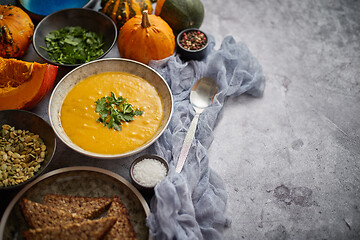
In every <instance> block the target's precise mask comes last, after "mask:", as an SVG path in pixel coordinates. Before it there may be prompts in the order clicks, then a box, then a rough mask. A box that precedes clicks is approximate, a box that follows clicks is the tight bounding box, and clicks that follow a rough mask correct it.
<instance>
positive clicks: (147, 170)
mask: <svg viewBox="0 0 360 240" xmlns="http://www.w3.org/2000/svg"><path fill="white" fill-rule="evenodd" d="M168 171H169V165H168V163H167V161H166V160H165V159H163V158H162V157H160V156H158V155H154V154H145V155H142V156H140V157H138V158H136V159H135V160H134V162H133V163H132V164H131V166H130V178H131V180H132V182H133V184H134V185H135V187H136V188H138V189H139V190H141V191H145V192H151V191H153V189H154V187H155V186H156V184H158V183H159V182H160V181H161V180H163V179H164V178H165V177H166V175H167V174H168Z"/></svg>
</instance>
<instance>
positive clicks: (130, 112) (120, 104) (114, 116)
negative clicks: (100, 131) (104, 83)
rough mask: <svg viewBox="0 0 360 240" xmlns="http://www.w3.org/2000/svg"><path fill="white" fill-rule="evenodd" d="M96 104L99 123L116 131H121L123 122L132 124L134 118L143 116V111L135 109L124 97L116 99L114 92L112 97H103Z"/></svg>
mask: <svg viewBox="0 0 360 240" xmlns="http://www.w3.org/2000/svg"><path fill="white" fill-rule="evenodd" d="M95 103H96V109H95V112H97V113H99V115H100V117H99V118H98V119H97V121H98V122H100V123H103V124H104V126H107V127H108V128H114V129H115V130H116V131H120V130H121V123H122V122H130V121H132V120H134V116H141V115H142V114H143V111H140V110H139V109H138V108H137V109H134V108H133V106H132V105H131V104H130V103H128V101H127V99H126V98H123V97H122V96H119V97H117V98H116V96H115V94H114V93H113V92H111V96H110V97H109V96H106V97H102V98H100V99H98V100H97V101H96V102H95Z"/></svg>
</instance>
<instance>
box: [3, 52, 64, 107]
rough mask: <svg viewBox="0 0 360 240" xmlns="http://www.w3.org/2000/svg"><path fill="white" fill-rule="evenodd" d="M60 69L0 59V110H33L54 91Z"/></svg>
mask: <svg viewBox="0 0 360 240" xmlns="http://www.w3.org/2000/svg"><path fill="white" fill-rule="evenodd" d="M57 71H58V67H57V66H54V65H51V64H46V63H45V64H41V63H36V62H26V61H21V60H17V59H15V58H2V57H0V110H6V109H32V108H33V107H35V106H36V105H37V104H38V103H39V102H40V101H41V100H42V99H43V98H44V97H45V96H46V94H47V93H48V92H50V90H51V89H52V87H53V85H54V82H55V79H56V75H57Z"/></svg>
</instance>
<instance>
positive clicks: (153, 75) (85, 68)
mask: <svg viewBox="0 0 360 240" xmlns="http://www.w3.org/2000/svg"><path fill="white" fill-rule="evenodd" d="M103 72H127V73H130V74H134V75H136V76H139V77H141V78H143V79H145V80H146V81H148V82H149V83H150V84H151V85H152V86H154V87H155V88H156V90H157V92H158V93H159V95H160V97H161V100H162V103H163V119H162V121H161V124H160V127H159V128H158V130H157V131H156V133H155V134H154V135H153V136H152V138H151V139H150V140H149V141H147V142H146V143H145V144H143V145H142V146H140V147H139V148H137V149H135V150H132V151H129V152H125V153H121V154H112V155H110V154H99V153H93V152H89V151H86V150H84V149H82V148H80V147H79V146H77V145H76V144H75V143H73V142H72V141H71V139H70V138H69V137H68V136H67V135H66V133H65V131H64V129H63V127H62V125H61V119H60V112H61V107H62V104H63V101H64V99H65V97H66V96H67V94H68V92H69V91H70V90H71V89H72V88H73V87H74V86H75V85H76V84H77V83H79V82H80V81H82V80H83V79H85V78H87V77H90V76H92V75H95V74H99V73H103ZM172 112H173V97H172V94H171V90H170V88H169V86H168V84H167V83H166V81H165V80H164V79H163V78H162V77H161V75H160V74H158V73H157V72H156V71H155V70H153V69H152V68H150V67H149V66H147V65H145V64H142V63H140V62H137V61H133V60H129V59H122V58H106V59H101V60H96V61H93V62H89V63H86V64H84V65H81V66H79V67H77V68H75V69H74V70H72V71H71V72H69V73H68V74H67V75H65V76H64V77H63V78H62V79H61V80H60V82H59V83H58V84H57V85H56V87H55V88H54V90H53V92H52V95H51V97H50V102H49V119H50V123H51V125H52V127H53V129H54V131H55V133H56V135H57V136H58V137H59V139H60V140H61V141H62V142H64V144H66V145H67V146H68V147H70V148H71V149H73V150H74V151H76V152H79V153H81V154H84V155H86V156H89V157H93V158H100V159H114V158H123V157H128V156H131V155H133V154H136V153H138V152H140V151H142V150H144V149H146V148H147V147H149V146H150V145H151V144H152V143H154V142H155V141H156V140H157V139H158V138H159V137H160V136H161V134H162V133H163V132H164V130H165V129H166V127H167V126H168V124H169V122H170V119H171V116H172ZM94 121H95V120H94Z"/></svg>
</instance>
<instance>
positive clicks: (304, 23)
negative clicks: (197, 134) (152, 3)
mask: <svg viewBox="0 0 360 240" xmlns="http://www.w3.org/2000/svg"><path fill="white" fill-rule="evenodd" d="M204 5H205V9H206V17H205V21H204V24H203V26H202V28H203V29H204V30H205V31H207V32H210V33H213V34H214V36H215V38H216V40H217V43H221V40H222V38H223V36H225V35H233V36H234V37H235V39H236V40H237V41H242V42H244V43H245V44H247V46H248V47H249V49H250V50H251V52H252V53H253V54H254V55H255V56H256V58H257V59H258V61H259V62H260V63H261V65H262V66H263V70H264V73H265V76H266V80H267V81H266V88H265V93H264V97H263V98H261V99H254V98H251V97H248V96H241V97H238V98H232V99H228V101H227V103H226V104H225V107H224V109H223V111H222V116H221V118H220V120H219V122H218V125H217V126H216V128H215V139H214V142H213V144H212V146H211V148H210V152H209V157H210V166H212V167H213V168H214V169H216V170H217V172H218V173H219V174H220V175H221V176H222V177H223V179H224V180H225V182H226V185H227V191H228V193H229V202H228V215H229V216H230V217H231V218H232V220H233V224H232V227H231V228H229V229H227V230H226V231H225V234H224V238H225V239H360V210H359V204H360V181H359V179H360V174H359V173H360V171H359V166H360V163H359V161H360V1H335V0H324V1H311V0H306V1H295V0H293V1H291V0H288V1H270V0H266V1H258V0H256V1H253V0H232V1H217V0H207V1H204Z"/></svg>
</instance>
